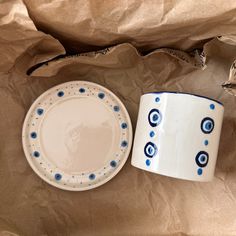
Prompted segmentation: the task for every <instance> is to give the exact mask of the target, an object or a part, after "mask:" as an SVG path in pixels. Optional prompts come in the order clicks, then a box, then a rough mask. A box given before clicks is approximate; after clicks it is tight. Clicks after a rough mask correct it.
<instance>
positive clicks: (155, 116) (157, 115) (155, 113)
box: [148, 109, 162, 127]
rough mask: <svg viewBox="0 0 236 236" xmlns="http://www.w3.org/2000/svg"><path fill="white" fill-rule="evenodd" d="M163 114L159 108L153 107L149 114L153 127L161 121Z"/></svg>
mask: <svg viewBox="0 0 236 236" xmlns="http://www.w3.org/2000/svg"><path fill="white" fill-rule="evenodd" d="M161 119H162V115H161V112H160V111H159V110H158V109H152V110H151V111H150V112H149V114H148V121H149V124H150V125H151V126H152V127H156V126H157V125H159V124H160V123H161Z"/></svg>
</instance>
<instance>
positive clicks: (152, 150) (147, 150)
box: [144, 142, 157, 158]
mask: <svg viewBox="0 0 236 236" xmlns="http://www.w3.org/2000/svg"><path fill="white" fill-rule="evenodd" d="M156 153H157V146H156V145H155V144H154V143H152V142H148V143H147V144H146V145H145V147H144V154H145V155H146V156H147V157H150V158H152V157H154V156H155V155H156Z"/></svg>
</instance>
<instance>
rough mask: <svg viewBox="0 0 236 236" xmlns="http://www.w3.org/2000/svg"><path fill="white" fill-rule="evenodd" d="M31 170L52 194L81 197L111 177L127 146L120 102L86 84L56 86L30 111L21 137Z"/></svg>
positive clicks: (129, 138) (127, 124) (125, 119)
mask: <svg viewBox="0 0 236 236" xmlns="http://www.w3.org/2000/svg"><path fill="white" fill-rule="evenodd" d="M22 141H23V148H24V152H25V155H26V158H27V160H28V162H29V164H30V165H31V167H32V168H33V170H34V171H35V172H36V173H37V174H38V175H39V176H40V177H41V178H42V179H44V180H45V181H46V182H48V183H49V184H51V185H54V186H56V187H58V188H61V189H65V190H72V191H82V190H88V189H92V188H95V187H98V186H100V185H102V184H104V183H105V182H107V181H108V180H110V179H111V178H112V177H114V176H115V175H116V174H117V173H118V172H119V170H120V169H121V168H122V166H123V165H124V164H125V162H126V160H127V158H128V155H129V152H130V148H131V145H132V126H131V122H130V118H129V115H128V113H127V111H126V109H125V107H124V105H123V104H122V103H121V101H120V100H119V99H118V98H117V97H116V96H115V95H114V94H113V93H112V92H110V91H109V90H107V89H106V88H104V87H102V86H100V85H98V84H95V83H90V82H85V81H73V82H68V83H64V84H60V85H58V86H56V87H53V88H51V89H49V90H48V91H46V92H45V93H43V94H42V95H41V96H40V97H39V98H38V99H37V100H36V101H35V102H34V103H33V105H32V106H31V108H30V109H29V111H28V113H27V116H26V118H25V122H24V126H23V131H22Z"/></svg>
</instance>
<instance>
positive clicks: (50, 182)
mask: <svg viewBox="0 0 236 236" xmlns="http://www.w3.org/2000/svg"><path fill="white" fill-rule="evenodd" d="M71 83H85V84H88V85H93V86H96V87H98V88H101V89H102V90H103V91H104V92H106V93H108V94H110V95H112V96H114V98H115V100H117V101H118V103H119V105H120V106H121V107H122V109H123V111H124V113H125V116H126V118H127V120H126V122H127V124H128V127H129V130H128V140H127V141H128V143H129V145H128V147H127V149H126V152H125V155H124V157H123V159H122V160H121V162H120V164H119V166H118V167H117V168H116V169H115V170H114V172H112V173H111V175H109V176H108V177H107V178H105V179H103V180H102V181H99V182H97V183H96V184H93V185H91V186H85V187H81V188H80V187H77V188H73V187H71V186H67V185H61V184H59V183H57V182H53V181H50V180H49V179H48V178H47V177H46V176H44V175H43V174H42V173H41V172H40V171H39V170H38V169H37V168H36V167H35V165H34V163H33V161H32V156H31V155H30V153H29V152H27V147H26V146H27V145H26V137H24V136H26V135H24V134H25V133H26V128H27V121H28V119H29V117H30V115H31V113H32V112H33V109H34V104H36V103H37V102H38V101H39V100H40V99H41V98H42V97H43V96H44V95H45V94H46V93H47V92H50V91H51V90H53V89H57V87H60V86H62V85H66V84H71ZM21 140H22V146H23V152H24V155H25V157H26V159H27V161H28V163H29V165H30V167H31V168H32V169H33V171H34V172H35V173H36V174H37V175H38V177H40V178H41V179H42V180H44V181H45V182H46V183H48V184H49V185H51V186H54V187H56V188H59V189H62V190H67V191H73V192H80V191H86V190H91V189H94V188H97V187H99V186H101V185H103V184H105V183H107V182H108V181H110V180H111V179H113V178H114V177H115V176H116V175H117V174H118V173H119V172H120V170H121V169H122V168H123V166H124V165H125V163H126V161H127V159H128V157H129V154H130V152H131V148H132V145H133V127H132V122H131V119H130V116H129V113H128V111H127V109H126V107H125V105H124V104H123V102H122V101H121V100H120V98H119V97H118V96H117V95H116V94H115V93H113V92H112V91H111V90H109V89H107V88H106V87H104V86H102V85H100V84H98V83H94V82H90V81H85V80H72V81H68V82H64V83H60V84H58V85H55V86H53V87H51V88H49V89H47V90H46V91H44V92H43V93H42V94H40V95H39V96H38V97H37V98H36V99H35V100H34V101H33V103H32V104H31V105H30V108H29V109H28V111H27V113H26V115H25V117H24V122H23V126H22V137H21Z"/></svg>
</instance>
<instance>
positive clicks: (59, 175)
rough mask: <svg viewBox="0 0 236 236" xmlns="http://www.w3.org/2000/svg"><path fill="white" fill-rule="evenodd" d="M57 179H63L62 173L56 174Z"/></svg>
mask: <svg viewBox="0 0 236 236" xmlns="http://www.w3.org/2000/svg"><path fill="white" fill-rule="evenodd" d="M54 177H55V180H57V181H59V180H61V178H62V175H61V174H59V173H57V174H55V176H54Z"/></svg>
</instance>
